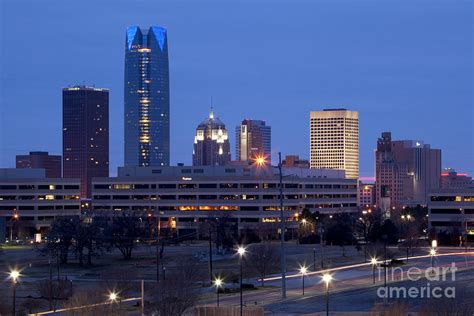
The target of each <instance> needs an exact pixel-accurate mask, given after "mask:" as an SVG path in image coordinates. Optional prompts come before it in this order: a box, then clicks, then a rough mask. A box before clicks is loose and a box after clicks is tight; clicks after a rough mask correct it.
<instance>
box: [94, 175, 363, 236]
mask: <svg viewBox="0 0 474 316" xmlns="http://www.w3.org/2000/svg"><path fill="white" fill-rule="evenodd" d="M93 186H94V188H93V207H94V213H95V214H101V212H105V214H110V213H111V212H115V213H120V212H135V213H137V214H142V216H147V214H149V215H148V216H158V217H160V222H162V223H163V225H164V226H166V225H168V224H169V225H171V226H172V227H174V228H176V229H177V230H178V232H180V231H181V232H188V231H193V230H196V229H197V228H196V227H197V225H198V224H199V222H201V221H205V220H206V219H208V218H209V217H215V216H227V217H229V218H230V219H232V220H233V221H235V223H236V224H237V225H238V227H239V229H245V228H254V229H265V228H268V227H273V228H274V229H275V232H276V229H277V227H276V226H274V225H275V224H276V223H277V222H278V221H279V219H278V218H279V214H280V212H279V208H280V207H279V201H280V200H279V177H278V171H277V168H275V167H269V168H261V169H258V170H256V169H255V168H251V167H248V166H217V167H214V166H213V167H211V166H205V167H187V166H178V167H164V168H129V167H125V168H121V169H120V170H119V174H118V177H116V178H96V179H94V184H93ZM283 195H284V211H285V212H284V213H285V215H284V216H285V218H286V220H287V221H288V224H287V226H288V228H289V229H295V228H296V227H297V226H298V218H299V216H300V214H301V212H302V210H303V209H308V210H310V211H313V212H314V211H319V212H321V213H326V214H333V213H337V212H356V211H357V181H356V180H352V179H346V178H345V177H344V172H341V171H339V170H311V169H301V168H293V169H284V188H283ZM167 223H168V224H167ZM272 225H273V226H272Z"/></svg>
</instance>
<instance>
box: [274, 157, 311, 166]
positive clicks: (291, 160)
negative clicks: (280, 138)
mask: <svg viewBox="0 0 474 316" xmlns="http://www.w3.org/2000/svg"><path fill="white" fill-rule="evenodd" d="M281 165H282V166H283V167H284V168H309V160H307V159H301V158H300V156H298V155H286V156H285V159H283V161H282V162H281Z"/></svg>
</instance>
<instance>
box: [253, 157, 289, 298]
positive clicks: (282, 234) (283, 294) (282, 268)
mask: <svg viewBox="0 0 474 316" xmlns="http://www.w3.org/2000/svg"><path fill="white" fill-rule="evenodd" d="M265 164H266V159H265V157H264V156H258V157H257V158H256V159H255V165H257V167H263V166H264V165H265ZM282 167H283V165H282V162H281V152H279V153H278V175H279V186H280V188H279V189H280V190H279V191H280V192H279V193H280V272H281V298H282V299H285V298H286V268H285V217H284V216H283V171H282Z"/></svg>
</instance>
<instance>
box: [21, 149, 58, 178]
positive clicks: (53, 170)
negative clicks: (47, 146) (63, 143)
mask: <svg viewBox="0 0 474 316" xmlns="http://www.w3.org/2000/svg"><path fill="white" fill-rule="evenodd" d="M16 167H17V168H18V169H23V168H41V169H44V170H45V171H46V178H61V156H59V155H49V154H48V152H47V151H30V154H29V155H17V156H16Z"/></svg>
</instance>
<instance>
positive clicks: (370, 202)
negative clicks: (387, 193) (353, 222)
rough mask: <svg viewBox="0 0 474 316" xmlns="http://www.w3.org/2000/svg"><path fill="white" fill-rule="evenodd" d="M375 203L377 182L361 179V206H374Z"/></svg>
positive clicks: (366, 207) (365, 207)
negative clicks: (362, 180)
mask: <svg viewBox="0 0 474 316" xmlns="http://www.w3.org/2000/svg"><path fill="white" fill-rule="evenodd" d="M374 204H375V184H373V183H362V182H360V181H359V206H360V207H361V208H364V209H369V208H372V207H373V206H374Z"/></svg>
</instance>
